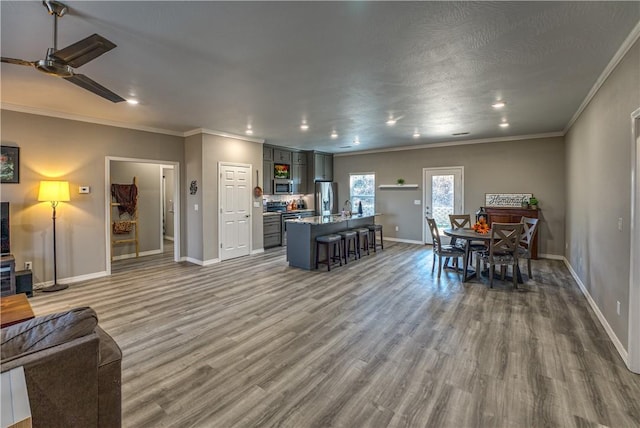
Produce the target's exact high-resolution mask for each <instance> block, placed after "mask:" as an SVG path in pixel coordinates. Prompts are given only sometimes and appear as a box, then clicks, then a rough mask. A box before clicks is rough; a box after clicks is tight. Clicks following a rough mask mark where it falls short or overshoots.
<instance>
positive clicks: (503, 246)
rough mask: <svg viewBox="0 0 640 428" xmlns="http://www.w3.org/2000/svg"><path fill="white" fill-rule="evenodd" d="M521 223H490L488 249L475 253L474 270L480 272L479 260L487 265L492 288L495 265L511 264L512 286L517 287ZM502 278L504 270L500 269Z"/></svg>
mask: <svg viewBox="0 0 640 428" xmlns="http://www.w3.org/2000/svg"><path fill="white" fill-rule="evenodd" d="M523 227H524V226H523V224H522V223H491V240H490V241H489V249H488V250H485V251H478V252H477V253H476V255H477V258H476V272H478V273H479V272H480V262H481V261H482V262H483V263H485V264H488V265H489V286H490V287H492V288H493V276H494V275H495V267H496V265H499V266H501V267H503V266H508V265H511V270H512V272H513V287H514V288H518V274H517V273H518V252H519V251H518V248H519V245H520V236H521V235H522V229H523ZM502 279H503V280H504V270H503V271H502Z"/></svg>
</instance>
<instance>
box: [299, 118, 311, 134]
mask: <svg viewBox="0 0 640 428" xmlns="http://www.w3.org/2000/svg"><path fill="white" fill-rule="evenodd" d="M300 129H302V130H303V131H306V130H307V129H309V124H307V121H306V120H305V119H302V124H300Z"/></svg>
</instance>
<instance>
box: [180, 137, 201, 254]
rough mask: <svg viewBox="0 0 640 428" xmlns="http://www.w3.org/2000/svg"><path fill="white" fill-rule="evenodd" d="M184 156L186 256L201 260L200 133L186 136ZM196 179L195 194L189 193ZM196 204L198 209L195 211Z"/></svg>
mask: <svg viewBox="0 0 640 428" xmlns="http://www.w3.org/2000/svg"><path fill="white" fill-rule="evenodd" d="M184 157H185V164H186V168H185V177H186V179H185V182H184V188H185V191H186V197H185V199H184V200H185V208H184V209H185V212H186V216H185V220H186V227H187V236H186V246H187V254H186V256H187V257H189V258H190V259H193V260H194V261H202V260H203V256H202V254H203V253H202V238H203V234H202V186H203V184H202V134H197V135H192V136H190V137H187V138H186V139H185V142H184ZM194 180H195V181H197V184H198V190H197V192H196V194H195V195H192V194H190V192H189V187H190V184H191V182H192V181H194ZM196 205H197V206H198V210H197V211H196Z"/></svg>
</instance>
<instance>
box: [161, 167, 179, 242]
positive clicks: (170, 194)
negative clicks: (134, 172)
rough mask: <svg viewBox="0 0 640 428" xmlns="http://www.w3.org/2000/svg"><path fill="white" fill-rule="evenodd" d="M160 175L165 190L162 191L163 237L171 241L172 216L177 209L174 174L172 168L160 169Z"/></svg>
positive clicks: (172, 232)
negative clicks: (162, 178) (161, 175)
mask: <svg viewBox="0 0 640 428" xmlns="http://www.w3.org/2000/svg"><path fill="white" fill-rule="evenodd" d="M162 174H163V176H164V183H165V190H164V207H163V210H164V237H165V238H167V239H173V237H174V231H173V222H174V220H175V219H174V214H175V210H176V209H177V207H176V204H175V201H176V198H175V188H174V187H175V186H174V183H175V181H174V178H175V172H174V169H173V168H162Z"/></svg>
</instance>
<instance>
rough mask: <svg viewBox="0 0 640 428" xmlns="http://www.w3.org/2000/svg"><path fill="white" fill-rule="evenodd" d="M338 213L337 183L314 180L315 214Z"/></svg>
mask: <svg viewBox="0 0 640 428" xmlns="http://www.w3.org/2000/svg"><path fill="white" fill-rule="evenodd" d="M337 213H338V183H330V182H316V215H330V214H337Z"/></svg>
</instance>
